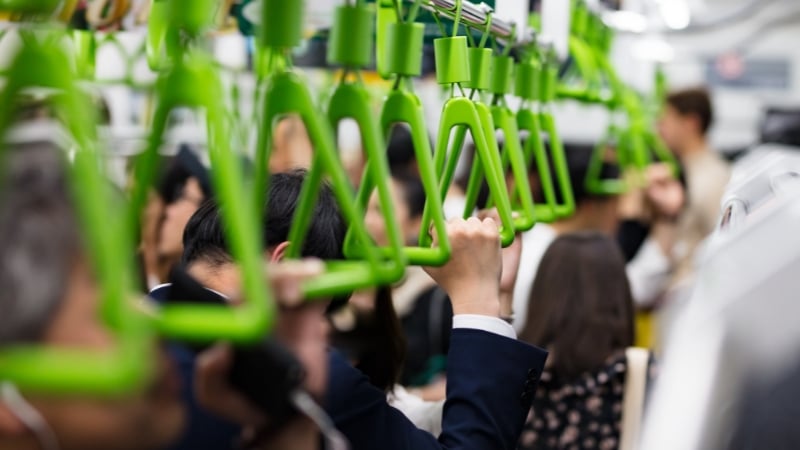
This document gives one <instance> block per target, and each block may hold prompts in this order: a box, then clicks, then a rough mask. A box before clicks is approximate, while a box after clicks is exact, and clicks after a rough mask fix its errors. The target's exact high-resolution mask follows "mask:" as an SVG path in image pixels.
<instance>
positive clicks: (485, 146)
mask: <svg viewBox="0 0 800 450" xmlns="http://www.w3.org/2000/svg"><path fill="white" fill-rule="evenodd" d="M457 8H458V9H457V12H456V16H457V17H458V16H459V15H460V14H459V13H460V4H458V5H457ZM458 22H459V19H456V23H458ZM433 43H434V52H435V53H434V57H435V59H436V79H437V81H438V82H439V83H440V84H450V85H455V84H458V83H468V82H470V77H471V70H470V63H471V61H470V57H469V51H468V46H467V38H466V37H465V36H454V37H448V38H439V39H435V40H434V41H433ZM487 75H488V74H487ZM488 81H489V80H488V78H487V80H486V82H487V84H488ZM454 128H455V135H454V137H453V145H452V147H450V150H449V151H448V141H449V139H450V135H451V133H452V132H453V129H454ZM468 130H469V132H470V133H471V134H472V138H473V141H474V142H475V150H476V152H477V155H476V156H477V157H476V158H475V160H474V161H473V166H472V171H471V173H470V179H469V182H468V187H467V192H466V206H465V208H464V213H463V217H464V218H467V217H469V216H471V215H472V213H473V211H474V210H475V207H476V206H477V199H478V192H479V190H480V183H481V181H482V178H483V177H485V179H486V181H487V183H488V185H489V190H490V192H491V196H492V198H493V199H494V200H495V203H496V207H497V211H498V214H499V216H500V222H501V224H500V228H499V232H500V240H501V242H502V244H503V246H504V247H507V246H509V245H511V243H512V242H514V234H515V229H514V221H513V214H512V211H511V201H510V199H509V196H508V191H507V190H506V184H505V176H504V174H503V168H502V161H501V159H500V151H499V149H498V147H497V141H496V140H495V139H494V130H495V126H494V121H493V119H492V114H491V111H490V110H489V107H488V106H486V105H485V104H483V103H481V102H478V101H472V100H470V99H467V98H463V97H461V98H450V99H449V100H447V101H446V102H445V104H444V106H443V108H442V114H441V120H440V126H439V136H438V139H437V145H436V151H435V166H436V172H437V173H439V174H442V176H441V177H440V182H439V187H440V193H441V197H442V198H444V197H445V196H446V195H447V191H448V189H449V188H450V185H451V183H452V181H453V176H454V174H455V168H456V164H457V162H458V158H459V156H460V155H461V151H462V148H463V144H464V139H465V138H466V134H467V131H468ZM482 174H483V176H482ZM431 214H432V211H431V207H430V205H427V204H426V206H425V209H424V211H423V214H422V228H423V229H428V228H429V227H430V224H431ZM421 237H425V236H421ZM429 239H430V237H425V240H424V241H422V242H421V243H420V244H421V245H426V246H427V245H430V241H429Z"/></svg>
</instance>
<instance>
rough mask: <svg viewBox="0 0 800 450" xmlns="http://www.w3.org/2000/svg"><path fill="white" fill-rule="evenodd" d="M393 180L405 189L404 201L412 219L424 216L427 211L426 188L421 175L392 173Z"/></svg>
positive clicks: (407, 171) (403, 172)
mask: <svg viewBox="0 0 800 450" xmlns="http://www.w3.org/2000/svg"><path fill="white" fill-rule="evenodd" d="M392 179H393V180H394V181H395V182H397V183H398V184H399V185H400V186H402V187H403V200H405V202H406V206H408V215H409V217H411V218H412V219H416V218H417V217H421V216H422V212H423V211H424V210H425V186H424V185H423V184H422V180H420V178H419V175H417V174H416V173H413V172H411V171H409V170H405V171H398V172H393V173H392Z"/></svg>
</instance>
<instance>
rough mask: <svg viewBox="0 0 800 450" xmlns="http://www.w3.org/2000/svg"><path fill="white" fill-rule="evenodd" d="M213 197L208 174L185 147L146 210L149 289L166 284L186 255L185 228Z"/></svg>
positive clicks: (144, 248) (144, 228)
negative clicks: (184, 245)
mask: <svg viewBox="0 0 800 450" xmlns="http://www.w3.org/2000/svg"><path fill="white" fill-rule="evenodd" d="M212 196H213V191H212V189H211V180H210V176H209V171H208V169H207V168H206V166H205V165H204V164H203V163H202V162H201V161H200V159H199V158H198V157H197V155H196V154H195V153H194V152H193V151H192V150H191V149H190V148H189V147H188V146H186V145H182V146H181V148H180V150H178V154H177V155H176V156H175V158H173V159H172V160H171V161H170V163H169V165H168V166H167V168H166V170H165V172H164V175H163V176H162V179H161V181H160V183H159V186H158V190H157V195H156V194H151V195H150V197H149V199H148V204H147V206H146V209H145V211H144V216H143V225H142V247H141V248H142V253H143V260H144V265H145V272H146V276H147V284H148V287H149V288H150V289H152V288H154V287H156V286H157V285H159V284H161V283H165V282H167V279H168V278H169V272H170V270H172V269H173V268H174V267H175V266H177V265H178V264H179V263H180V260H181V255H182V254H183V241H182V239H183V229H184V228H186V224H187V223H188V222H189V218H190V217H192V214H194V212H195V211H197V208H199V207H200V205H201V204H202V203H203V202H204V201H205V200H206V199H208V198H211V197H212Z"/></svg>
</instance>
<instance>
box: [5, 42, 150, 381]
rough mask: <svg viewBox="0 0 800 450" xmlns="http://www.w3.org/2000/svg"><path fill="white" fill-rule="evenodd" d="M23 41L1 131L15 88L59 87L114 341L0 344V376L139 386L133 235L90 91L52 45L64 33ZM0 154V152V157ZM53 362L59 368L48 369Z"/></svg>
mask: <svg viewBox="0 0 800 450" xmlns="http://www.w3.org/2000/svg"><path fill="white" fill-rule="evenodd" d="M20 37H21V38H22V46H21V47H20V50H19V51H18V53H17V54H16V55H15V56H14V59H13V61H12V63H11V65H10V68H9V69H8V71H7V73H6V80H7V82H6V84H5V86H4V87H3V90H2V92H0V100H2V101H0V135H5V133H6V131H7V130H8V129H9V128H10V127H11V125H12V123H13V120H14V115H15V113H16V106H15V105H17V104H18V102H17V101H18V97H19V95H20V94H21V93H22V92H23V91H25V90H26V89H28V88H31V87H36V88H48V89H53V90H55V91H57V92H59V93H60V94H59V95H58V96H56V97H53V99H52V101H53V102H54V106H55V108H56V109H57V111H58V113H57V116H58V117H61V118H63V119H64V120H65V125H66V126H67V128H68V129H69V131H70V132H71V134H72V137H73V138H74V140H75V142H76V144H77V145H76V149H77V151H76V153H75V158H74V161H73V164H72V165H71V166H70V170H69V178H70V184H71V188H72V194H73V196H74V198H75V200H76V202H75V203H76V208H77V216H78V217H79V219H80V221H81V224H82V226H83V230H84V231H85V233H84V238H85V239H86V246H87V251H88V253H89V257H90V260H91V262H92V264H93V269H94V274H95V276H96V277H97V279H98V282H99V284H100V297H101V303H100V309H101V313H102V316H103V318H104V320H105V322H106V323H107V324H108V325H109V328H110V329H111V330H112V331H113V332H114V334H115V337H116V342H117V344H118V346H117V348H116V349H114V351H110V352H91V351H86V350H69V349H55V348H48V347H43V346H40V345H35V344H26V345H19V346H16V345H15V346H7V347H5V348H3V349H2V350H0V379H2V380H5V381H9V382H12V383H14V384H15V385H17V386H18V387H19V388H20V389H22V390H23V391H31V392H37V393H42V394H75V395H81V394H88V395H100V396H112V395H122V394H126V393H128V392H131V391H134V390H136V389H139V388H141V387H142V386H143V385H144V383H145V381H146V380H147V378H148V376H149V374H150V373H151V371H152V364H151V361H153V358H154V355H153V354H152V345H151V342H152V333H151V329H150V328H149V327H148V322H147V320H146V319H145V318H144V316H143V315H142V314H140V313H137V312H135V311H133V308H132V307H131V306H132V305H131V304H130V303H128V301H127V299H128V294H129V292H130V291H129V287H130V281H131V276H132V268H131V267H130V265H129V258H128V256H129V255H131V254H132V249H133V245H132V242H131V240H130V239H129V238H130V237H131V236H130V235H129V234H128V233H126V232H125V231H126V230H125V228H124V220H123V219H124V217H123V214H122V211H121V210H120V209H119V208H117V207H115V206H116V205H115V204H114V203H113V202H112V201H111V198H110V195H109V189H108V182H107V181H106V178H105V177H104V175H103V174H102V173H101V170H100V167H101V164H100V158H99V151H98V149H97V148H96V147H95V145H96V144H95V143H96V142H97V140H96V136H95V127H94V121H93V118H94V115H93V109H92V107H91V105H89V104H88V102H87V98H88V96H87V95H85V93H83V92H80V91H78V90H77V88H76V86H77V82H76V80H75V79H74V77H73V75H72V74H71V72H70V71H69V70H53V68H64V67H69V58H68V56H67V55H65V54H64V53H63V52H62V51H61V46H59V45H55V44H54V42H57V41H58V40H59V39H61V38H63V34H61V33H59V32H53V34H52V35H50V36H48V39H47V40H46V41H45V42H41V41H39V40H38V39H37V37H35V36H32V35H29V34H27V33H26V32H24V31H23V32H22V33H21V36H20ZM0 160H2V158H1V157H0ZM54 368H58V370H53V369H54Z"/></svg>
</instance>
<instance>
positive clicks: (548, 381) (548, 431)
mask: <svg viewBox="0 0 800 450" xmlns="http://www.w3.org/2000/svg"><path fill="white" fill-rule="evenodd" d="M626 369H627V364H626V359H625V353H624V352H620V353H617V354H615V355H613V356H612V357H611V358H609V359H608V361H607V364H606V365H605V366H604V367H603V368H602V369H601V370H599V371H598V372H596V373H584V374H583V375H581V376H580V377H579V378H578V379H576V380H559V379H557V378H555V377H554V376H553V375H552V374H551V373H550V372H548V371H547V370H545V372H544V373H543V374H542V377H541V380H540V381H539V387H538V389H537V390H536V398H535V399H534V400H533V407H532V408H531V411H530V413H529V414H528V419H527V421H526V423H525V428H524V431H523V432H522V435H521V437H520V441H519V445H518V448H519V449H520V450H590V449H591V450H596V449H600V450H616V449H617V448H618V446H619V437H620V423H621V420H622V393H623V391H624V389H625V372H626ZM654 372H655V365H654V364H653V362H652V359H651V362H650V373H649V377H650V378H652V377H653V376H654V375H655V373H654Z"/></svg>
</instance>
